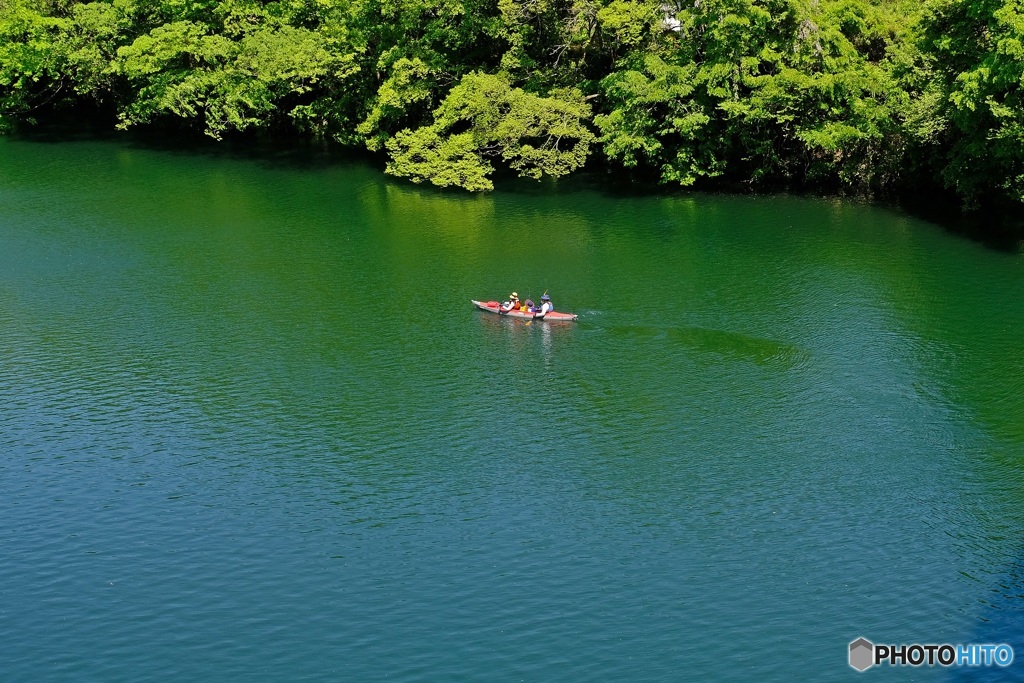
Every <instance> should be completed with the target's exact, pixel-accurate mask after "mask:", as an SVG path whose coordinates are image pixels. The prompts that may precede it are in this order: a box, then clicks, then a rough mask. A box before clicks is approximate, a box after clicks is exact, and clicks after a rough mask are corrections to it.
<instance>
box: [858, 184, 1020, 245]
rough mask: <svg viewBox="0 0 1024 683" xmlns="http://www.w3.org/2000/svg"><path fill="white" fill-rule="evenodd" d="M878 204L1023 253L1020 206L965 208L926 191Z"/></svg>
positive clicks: (957, 233) (961, 234) (954, 231)
mask: <svg viewBox="0 0 1024 683" xmlns="http://www.w3.org/2000/svg"><path fill="white" fill-rule="evenodd" d="M878 206H879V207H881V208H885V209H889V210H891V211H895V212H897V213H902V214H906V215H909V216H913V217H914V218H917V219H919V220H923V221H927V222H928V223H933V224H935V225H937V226H939V227H940V228H942V229H943V230H945V231H946V232H949V233H952V234H954V235H959V236H960V237H963V238H965V239H969V240H971V241H973V242H977V243H979V244H981V245H983V246H985V247H987V248H989V249H992V250H993V251H998V252H1002V253H1007V254H1017V253H1024V209H1022V208H1020V207H994V206H987V207H982V208H979V209H976V210H974V211H966V210H964V209H963V208H962V207H961V206H960V205H959V204H958V203H957V202H956V201H955V200H954V199H953V198H951V197H949V196H946V195H941V194H937V193H927V192H922V193H918V194H907V195H904V196H901V197H899V198H898V199H896V200H894V201H891V202H885V203H879V204H878Z"/></svg>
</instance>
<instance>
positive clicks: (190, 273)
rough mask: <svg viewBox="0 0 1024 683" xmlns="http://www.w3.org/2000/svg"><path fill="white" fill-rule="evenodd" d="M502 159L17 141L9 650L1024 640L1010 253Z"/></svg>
mask: <svg viewBox="0 0 1024 683" xmlns="http://www.w3.org/2000/svg"><path fill="white" fill-rule="evenodd" d="M504 187H505V189H502V190H499V191H497V192H494V193H492V194H487V195H482V196H471V195H466V194H461V193H445V192H438V191H434V190H432V189H429V188H420V187H416V186H414V185H410V184H406V183H403V182H398V181H394V180H391V179H388V178H386V177H385V176H383V175H382V174H381V173H380V172H379V170H378V169H375V168H373V167H370V166H367V165H365V164H359V163H343V162H337V163H328V162H327V161H325V160H322V159H321V160H316V159H314V160H310V161H308V162H307V163H299V162H296V158H295V155H289V156H286V157H284V158H281V157H280V156H279V155H275V154H272V153H270V152H268V153H266V154H255V155H251V156H244V155H235V154H232V153H230V152H228V151H219V150H217V149H215V150H213V151H211V150H191V151H187V152H174V151H172V150H166V149H163V150H161V149H155V148H153V147H145V146H140V145H137V144H133V143H132V142H130V141H125V140H117V139H115V140H105V141H103V140H100V141H97V140H92V141H88V140H86V141H63V142H59V143H53V142H41V141H28V140H12V139H4V140H0V678H2V679H3V680H4V681H146V680H153V681H162V682H165V681H197V680H211V681H212V680H234V681H348V680H353V681H383V680H388V681H422V680H432V681H462V680H465V681H470V680H473V681H479V680H495V681H505V680H508V681H513V680H527V681H554V680H559V681H569V680H579V681H627V680H628V681H634V680H635V681H678V680H736V681H785V682H789V681H793V680H816V681H832V680H835V681H841V680H851V681H853V680H862V679H861V678H858V677H860V676H865V677H870V676H883V675H884V676H885V677H886V678H887V680H888V679H896V680H921V681H926V680H949V679H953V680H967V679H968V678H969V679H970V680H1009V679H1010V678H1016V679H1017V680H1020V679H1021V677H1022V676H1024V635H1022V634H1024V391H1022V390H1024V356H1022V353H1021V352H1022V332H1024V257H1022V256H1021V255H1020V254H1019V253H1009V252H998V251H993V250H989V249H987V248H985V247H984V246H981V245H979V244H976V243H974V242H971V241H967V240H965V239H962V238H960V237H956V236H953V235H950V234H948V233H946V232H944V231H943V230H941V229H940V228H938V227H936V226H934V225H931V224H928V223H925V222H922V221H920V220H916V219H914V218H912V217H909V216H907V215H903V214H900V213H898V212H895V211H891V210H886V209H882V208H877V207H871V206H867V205H861V204H856V203H848V202H840V201H826V200H814V199H802V198H790V197H769V198H749V197H732V196H702V195H686V194H682V195H672V196H641V197H638V196H628V195H621V196H619V195H610V194H608V193H607V192H605V193H602V192H598V191H595V190H592V189H587V188H585V187H578V186H569V187H565V186H563V187H561V188H556V187H554V186H552V185H535V184H531V183H506V184H505V186H504ZM513 289H515V290H517V291H518V292H519V293H520V294H523V295H529V296H532V297H533V298H534V299H537V298H539V296H540V294H541V293H543V292H544V291H545V290H546V291H548V292H549V293H550V294H551V295H552V298H553V301H554V303H555V306H556V308H557V309H558V310H564V311H570V312H574V313H578V314H579V316H580V318H579V321H578V322H577V323H574V324H562V325H557V324H553V323H543V322H536V323H532V324H526V323H525V322H524V321H517V320H509V319H503V318H502V319H499V318H497V317H495V316H489V315H487V314H484V313H480V312H478V311H476V310H474V309H473V308H472V307H471V305H470V303H469V301H470V299H471V298H477V299H479V298H484V299H496V298H501V297H503V296H506V295H507V294H508V293H509V291H511V290H513ZM858 636H864V637H866V638H868V639H869V640H872V641H874V642H876V643H912V642H918V643H942V642H952V643H968V642H977V643H986V642H1007V643H1011V644H1013V645H1014V646H1015V648H1016V654H1017V661H1016V662H1015V663H1014V664H1013V665H1012V666H1011V667H1009V668H1008V669H986V670H973V671H970V670H968V671H965V670H946V669H942V668H940V667H935V668H928V667H923V668H920V669H911V668H905V669H892V670H889V671H886V672H879V671H873V672H872V671H869V672H867V673H865V674H858V673H857V672H855V671H854V670H853V669H851V668H850V667H849V666H848V664H847V646H848V643H849V642H850V641H851V640H853V639H855V638H857V637H858ZM863 680H866V678H865V679H863Z"/></svg>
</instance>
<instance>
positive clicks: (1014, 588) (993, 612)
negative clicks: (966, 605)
mask: <svg viewBox="0 0 1024 683" xmlns="http://www.w3.org/2000/svg"><path fill="white" fill-rule="evenodd" d="M991 590H992V595H991V596H990V597H989V599H988V600H987V601H986V603H987V609H986V610H985V612H984V615H983V616H982V622H981V624H980V626H979V627H978V628H977V629H976V631H975V632H974V633H970V634H968V635H967V636H966V637H965V641H969V642H971V643H991V644H1000V643H1005V644H1007V645H1009V646H1010V647H1012V648H1013V651H1014V661H1013V663H1012V664H1011V665H1010V666H1009V667H1007V668H1002V667H998V666H979V667H970V666H961V667H951V668H950V669H949V678H948V680H950V681H956V682H957V683H962V682H970V683H981V682H986V683H987V682H989V681H992V682H994V681H1010V680H1015V681H1019V680H1024V679H1022V677H1021V672H1020V667H1021V660H1022V658H1024V553H1018V559H1017V562H1016V563H1015V564H1014V565H1013V566H1012V567H1011V568H1010V571H1009V572H1007V573H1006V575H1005V576H1003V577H1002V578H1001V579H1000V580H998V581H996V584H995V586H994V587H993V588H992V589H991Z"/></svg>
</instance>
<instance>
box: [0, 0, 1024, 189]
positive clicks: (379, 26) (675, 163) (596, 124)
mask: <svg viewBox="0 0 1024 683" xmlns="http://www.w3.org/2000/svg"><path fill="white" fill-rule="evenodd" d="M1022 89H1024V0H924V2H923V3H921V2H914V3H912V2H909V0H685V1H684V0H278V1H275V2H269V1H265V0H225V1H222V2H214V1H212V0H145V1H144V0H96V1H94V2H79V1H76V0H0V130H8V129H10V128H12V127H13V126H15V125H30V124H32V123H33V122H34V121H35V120H37V119H38V118H40V117H41V116H45V115H46V114H48V113H50V112H52V111H54V110H59V109H61V108H70V107H80V106H82V105H84V104H87V103H91V104H93V105H95V107H96V111H97V112H108V113H109V114H110V116H111V121H112V124H113V125H117V126H119V127H122V128H129V127H133V126H140V125H147V124H153V123H156V122H163V123H169V122H177V125H180V126H183V127H190V128H194V129H196V130H201V131H203V132H204V133H205V134H207V135H209V136H211V137H213V138H216V139H221V138H223V137H224V136H228V135H233V134H236V133H239V132H242V131H252V130H261V131H268V132H271V133H273V132H279V131H295V132H298V133H301V134H303V135H308V136H311V137H317V138H323V139H330V140H334V141H337V142H339V143H341V144H345V145H352V146H365V147H366V148H368V149H369V150H372V151H374V152H377V153H381V154H386V155H387V162H386V169H387V172H389V173H392V174H394V175H398V176H402V177H407V178H409V179H411V180H413V181H414V182H430V183H433V184H436V185H439V186H458V187H463V188H466V189H469V190H487V189H490V188H491V187H493V181H492V179H491V177H492V174H493V172H494V171H495V170H496V169H497V168H507V169H511V170H512V171H515V172H517V173H518V174H520V175H522V176H526V177H530V178H542V177H559V176H564V175H566V174H569V173H572V172H574V171H576V170H578V169H580V168H582V167H583V166H584V164H586V163H588V162H593V163H594V164H595V165H600V166H602V167H604V168H607V169H609V170H611V171H613V172H615V171H616V169H619V172H622V173H632V174H636V175H638V176H639V177H644V178H650V179H654V180H656V181H658V182H661V183H665V184H669V185H684V186H688V185H694V184H697V185H700V184H706V183H710V182H717V181H727V182H730V183H746V184H748V185H751V186H755V187H756V186H786V187H808V188H815V189H822V190H826V191H838V192H848V193H859V194H872V193H876V192H884V191H887V190H891V189H895V188H900V187H930V186H941V187H945V188H946V189H947V190H949V191H950V192H953V193H956V194H957V195H958V196H959V197H960V198H961V199H962V200H963V201H964V202H965V203H967V204H972V203H977V202H981V201H985V200H991V199H994V200H1000V201H1009V202H1016V203H1020V202H1024V94H1022ZM716 179H717V181H716Z"/></svg>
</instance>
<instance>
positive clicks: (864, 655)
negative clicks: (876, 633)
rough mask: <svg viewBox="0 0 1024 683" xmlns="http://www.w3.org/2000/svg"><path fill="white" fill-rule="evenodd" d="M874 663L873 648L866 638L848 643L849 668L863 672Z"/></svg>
mask: <svg viewBox="0 0 1024 683" xmlns="http://www.w3.org/2000/svg"><path fill="white" fill-rule="evenodd" d="M874 663H875V646H874V645H873V644H872V643H871V641H870V640H868V639H866V638H858V639H857V640H855V641H853V642H852V643H850V666H852V667H853V668H854V669H856V670H857V671H865V670H867V669H868V668H869V667H871V666H872V665H873V664H874Z"/></svg>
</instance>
